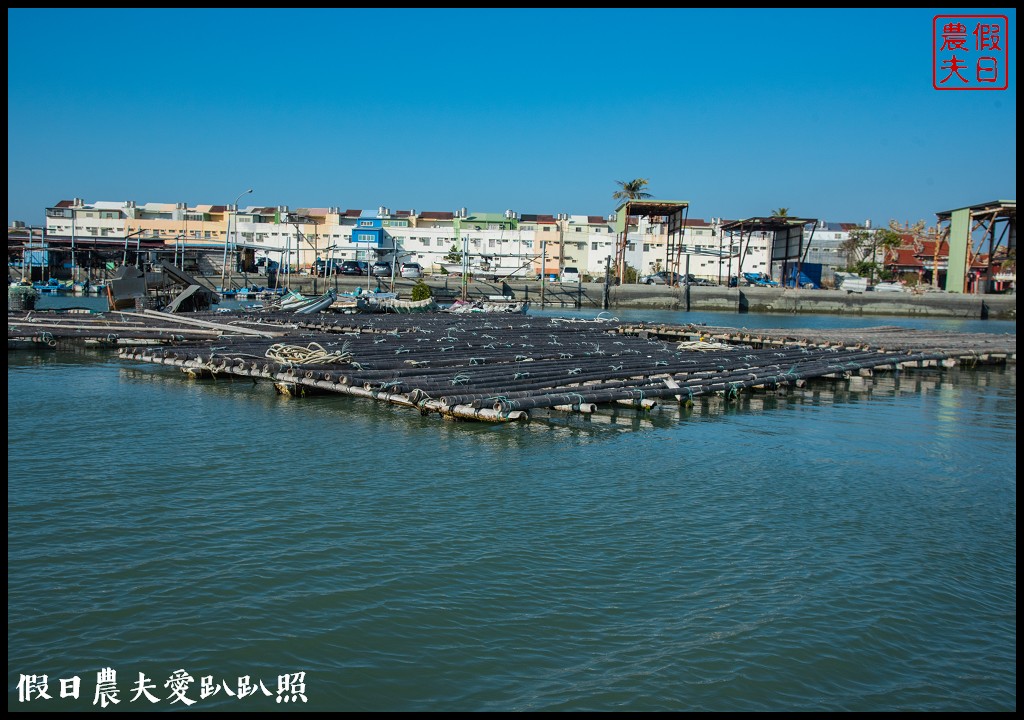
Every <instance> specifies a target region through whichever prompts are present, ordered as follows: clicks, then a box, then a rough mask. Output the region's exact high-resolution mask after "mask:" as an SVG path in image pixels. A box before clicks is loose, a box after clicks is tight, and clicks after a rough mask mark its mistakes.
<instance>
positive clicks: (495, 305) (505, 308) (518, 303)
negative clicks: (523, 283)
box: [442, 299, 530, 315]
mask: <svg viewBox="0 0 1024 720" xmlns="http://www.w3.org/2000/svg"><path fill="white" fill-rule="evenodd" d="M529 309H530V303H529V301H527V300H512V299H509V300H456V301H455V302H453V303H452V304H451V305H450V306H449V307H447V308H445V309H444V310H442V312H449V313H456V314H463V313H517V314H520V315H525V314H526V311H527V310H529Z"/></svg>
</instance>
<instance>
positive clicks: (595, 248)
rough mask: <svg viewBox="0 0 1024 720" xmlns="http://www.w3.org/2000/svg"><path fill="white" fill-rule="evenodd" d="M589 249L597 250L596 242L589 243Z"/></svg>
mask: <svg viewBox="0 0 1024 720" xmlns="http://www.w3.org/2000/svg"><path fill="white" fill-rule="evenodd" d="M590 249H591V250H597V243H596V242H592V243H590Z"/></svg>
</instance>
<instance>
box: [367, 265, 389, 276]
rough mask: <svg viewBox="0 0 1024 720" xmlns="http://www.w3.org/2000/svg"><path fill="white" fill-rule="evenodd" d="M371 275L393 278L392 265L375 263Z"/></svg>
mask: <svg viewBox="0 0 1024 720" xmlns="http://www.w3.org/2000/svg"><path fill="white" fill-rule="evenodd" d="M370 274H371V275H373V276H374V277H391V263H389V262H384V261H380V262H375V263H374V264H373V265H371V266H370Z"/></svg>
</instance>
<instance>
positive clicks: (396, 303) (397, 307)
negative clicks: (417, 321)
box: [357, 293, 439, 315]
mask: <svg viewBox="0 0 1024 720" xmlns="http://www.w3.org/2000/svg"><path fill="white" fill-rule="evenodd" d="M389 296H390V297H389ZM357 307H358V309H359V311H360V312H369V313H396V314H403V315H405V314H410V313H421V312H433V311H435V310H438V309H439V308H438V305H437V303H436V302H435V301H434V298H432V297H429V298H425V299H423V300H400V299H399V298H398V297H396V296H395V294H394V293H372V294H367V295H363V296H362V297H360V298H359V299H358V301H357Z"/></svg>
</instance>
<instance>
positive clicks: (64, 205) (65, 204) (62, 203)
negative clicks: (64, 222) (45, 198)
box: [54, 200, 75, 208]
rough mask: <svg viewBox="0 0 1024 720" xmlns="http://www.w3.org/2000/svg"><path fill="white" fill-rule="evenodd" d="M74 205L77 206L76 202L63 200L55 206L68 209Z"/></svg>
mask: <svg viewBox="0 0 1024 720" xmlns="http://www.w3.org/2000/svg"><path fill="white" fill-rule="evenodd" d="M74 204H75V201H74V200H61V201H60V202H59V203H57V204H56V205H54V207H59V208H66V207H71V206H72V205H74Z"/></svg>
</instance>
